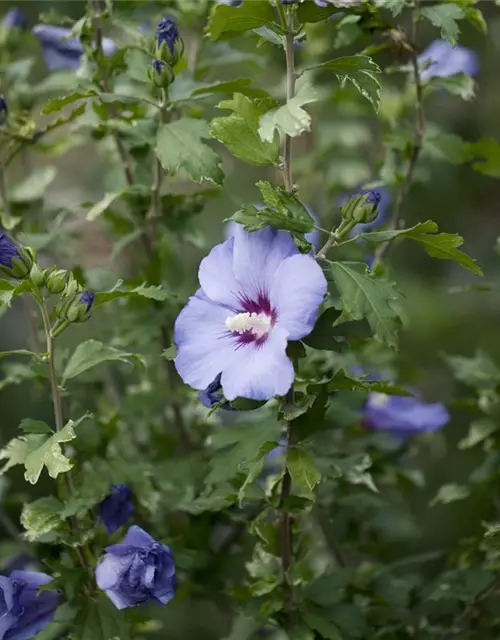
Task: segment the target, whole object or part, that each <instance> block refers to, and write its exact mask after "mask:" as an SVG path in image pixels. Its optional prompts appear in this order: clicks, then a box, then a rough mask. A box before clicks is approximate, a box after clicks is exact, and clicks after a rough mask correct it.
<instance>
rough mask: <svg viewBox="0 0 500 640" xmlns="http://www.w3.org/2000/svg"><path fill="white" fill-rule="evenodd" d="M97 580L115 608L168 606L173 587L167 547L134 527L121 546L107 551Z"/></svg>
mask: <svg viewBox="0 0 500 640" xmlns="http://www.w3.org/2000/svg"><path fill="white" fill-rule="evenodd" d="M96 581H97V586H98V587H99V588H100V589H102V590H103V591H105V592H106V595H107V596H108V598H109V599H110V600H111V602H112V603H113V604H114V605H115V607H116V608H117V609H127V608H128V607H136V606H137V605H140V604H143V603H145V602H149V601H154V602H157V603H159V604H167V602H170V600H171V599H172V598H173V597H174V593H175V587H176V577H175V565H174V559H173V556H172V552H171V551H170V547H168V546H167V545H166V544H162V543H161V542H157V541H156V540H155V539H154V538H152V537H151V536H150V535H149V533H147V532H146V531H144V530H143V529H141V528H140V527H137V526H135V525H134V526H133V527H130V529H129V530H128V533H127V535H126V536H125V538H124V539H123V542H122V543H121V544H113V545H111V546H110V547H107V548H106V555H105V556H104V557H103V558H102V559H101V560H100V562H99V564H98V565H97V568H96Z"/></svg>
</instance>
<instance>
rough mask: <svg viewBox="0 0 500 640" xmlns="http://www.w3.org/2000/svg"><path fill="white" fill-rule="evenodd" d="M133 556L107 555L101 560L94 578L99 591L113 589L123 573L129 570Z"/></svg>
mask: <svg viewBox="0 0 500 640" xmlns="http://www.w3.org/2000/svg"><path fill="white" fill-rule="evenodd" d="M132 560H133V556H132V555H129V556H114V555H112V554H111V553H108V554H106V555H105V556H104V558H102V560H101V561H100V562H99V564H98V565H97V567H96V570H95V577H96V582H97V586H98V587H99V589H103V590H104V591H106V590H107V589H112V588H113V587H115V586H116V585H117V584H118V583H119V581H120V579H121V577H122V575H123V573H124V572H125V571H126V570H127V569H128V568H129V566H130V564H131V562H132Z"/></svg>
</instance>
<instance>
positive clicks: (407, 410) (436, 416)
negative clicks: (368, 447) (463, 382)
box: [363, 393, 450, 438]
mask: <svg viewBox="0 0 500 640" xmlns="http://www.w3.org/2000/svg"><path fill="white" fill-rule="evenodd" d="M449 419H450V416H449V413H448V411H447V409H446V407H445V406H444V404H442V403H441V402H435V403H426V402H422V401H421V400H419V399H418V398H412V397H410V396H388V395H386V394H385V393H370V395H369V397H368V402H367V403H366V405H365V408H364V414H363V421H364V423H365V424H366V425H367V426H368V427H370V428H372V429H380V430H384V431H390V432H391V433H393V434H394V435H395V436H397V437H401V438H404V437H407V436H408V435H410V434H411V433H419V432H421V431H435V430H436V429H439V428H441V427H442V426H444V425H445V424H446V423H447V422H448V421H449Z"/></svg>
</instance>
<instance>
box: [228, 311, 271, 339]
mask: <svg viewBox="0 0 500 640" xmlns="http://www.w3.org/2000/svg"><path fill="white" fill-rule="evenodd" d="M272 323H273V320H272V318H271V316H268V315H267V314H265V313H248V312H246V313H238V314H236V315H235V316H229V317H228V318H226V327H227V328H228V329H229V331H232V332H234V333H245V332H246V331H251V332H252V333H253V334H254V335H255V337H256V338H262V337H263V336H265V335H266V334H268V333H269V331H270V330H271V327H272Z"/></svg>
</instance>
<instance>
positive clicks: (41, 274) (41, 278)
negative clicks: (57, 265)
mask: <svg viewBox="0 0 500 640" xmlns="http://www.w3.org/2000/svg"><path fill="white" fill-rule="evenodd" d="M46 275H47V270H46V269H42V268H40V267H39V266H38V265H37V263H36V262H35V263H34V264H33V266H32V267H31V272H30V280H31V282H32V283H33V284H34V285H35V286H36V287H39V288H41V287H43V285H44V284H45V277H46Z"/></svg>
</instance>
